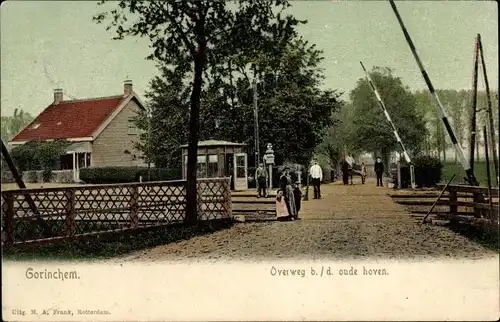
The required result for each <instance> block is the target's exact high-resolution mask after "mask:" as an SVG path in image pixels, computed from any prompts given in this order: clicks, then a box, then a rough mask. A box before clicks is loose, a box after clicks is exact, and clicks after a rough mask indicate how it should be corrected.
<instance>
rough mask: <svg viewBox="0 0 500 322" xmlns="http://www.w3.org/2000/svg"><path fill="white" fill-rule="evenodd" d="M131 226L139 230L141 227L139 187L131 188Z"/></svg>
mask: <svg viewBox="0 0 500 322" xmlns="http://www.w3.org/2000/svg"><path fill="white" fill-rule="evenodd" d="M129 191H130V194H131V196H130V226H131V228H137V227H138V226H139V200H138V199H139V192H138V187H137V186H132V187H130V190H129Z"/></svg>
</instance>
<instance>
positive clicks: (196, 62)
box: [94, 0, 290, 224]
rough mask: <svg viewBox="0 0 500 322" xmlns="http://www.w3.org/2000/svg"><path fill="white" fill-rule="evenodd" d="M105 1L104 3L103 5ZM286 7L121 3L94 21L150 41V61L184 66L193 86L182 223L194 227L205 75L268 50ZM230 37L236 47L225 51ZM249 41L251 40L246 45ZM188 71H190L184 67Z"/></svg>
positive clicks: (255, 0)
mask: <svg viewBox="0 0 500 322" xmlns="http://www.w3.org/2000/svg"><path fill="white" fill-rule="evenodd" d="M105 2H106V1H102V2H101V4H103V3H105ZM288 6H289V4H288V2H287V1H284V0H252V1H244V0H238V1H235V3H234V6H233V7H229V5H228V3H227V2H225V1H212V0H198V1H168V2H167V1H166V2H159V1H124V0H122V1H119V2H118V5H117V7H116V8H115V9H113V10H111V11H109V12H104V13H101V14H99V15H97V16H95V17H94V19H95V20H96V21H97V22H98V23H100V22H102V21H103V20H106V18H110V20H111V23H110V25H109V26H108V29H110V28H112V29H114V30H115V31H116V34H117V36H116V39H123V38H124V37H125V36H141V37H148V38H149V40H150V44H151V46H150V47H151V48H152V49H153V53H151V55H149V56H148V58H150V59H153V60H155V61H156V62H158V63H159V64H161V66H174V67H178V66H186V65H187V66H186V68H185V71H186V76H188V75H189V74H191V76H192V87H191V97H190V105H189V134H188V164H187V189H186V190H187V196H186V202H187V207H186V223H187V224H194V223H196V222H197V213H196V210H197V198H196V158H197V149H198V139H199V126H200V101H201V96H202V86H203V77H204V72H205V71H207V70H209V69H210V68H216V67H217V66H219V65H220V64H221V60H223V57H224V56H226V55H227V54H236V52H234V49H237V50H241V49H243V48H246V49H249V50H250V51H251V50H252V49H254V48H259V47H268V48H272V46H271V44H269V43H267V42H266V41H265V40H266V39H265V34H266V32H269V31H271V30H272V28H276V24H273V23H272V22H274V21H278V23H279V24H281V25H283V24H284V23H286V21H288V20H290V17H286V18H285V19H282V18H281V17H280V16H279V15H278V13H277V12H281V11H280V9H281V10H283V9H285V8H287V7H288ZM224 34H229V35H230V36H231V40H232V41H233V45H234V47H231V46H229V45H230V43H229V42H228V41H227V40H228V39H227V37H223V35H224ZM249 39H250V40H251V41H249ZM188 66H189V67H188Z"/></svg>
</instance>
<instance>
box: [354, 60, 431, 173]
mask: <svg viewBox="0 0 500 322" xmlns="http://www.w3.org/2000/svg"><path fill="white" fill-rule="evenodd" d="M370 77H371V79H372V80H373V83H374V84H375V86H376V87H377V89H378V91H379V93H380V96H381V97H382V100H383V101H384V103H385V105H386V108H387V112H388V113H389V115H390V116H391V119H392V121H393V122H394V124H395V126H396V128H397V130H398V133H399V135H400V137H401V139H402V140H403V143H404V144H405V147H407V150H409V151H408V152H409V153H415V152H417V151H418V150H419V149H421V147H422V142H423V137H424V134H425V131H426V128H425V122H424V121H423V119H422V118H423V114H422V113H420V111H419V110H418V109H417V102H416V100H415V97H414V96H413V94H412V93H411V91H410V90H409V88H408V87H407V86H404V85H403V83H402V81H401V79H400V78H399V77H396V76H394V75H393V73H392V70H391V69H390V68H379V67H375V68H373V70H372V72H370ZM350 98H351V102H352V106H353V109H354V111H353V119H352V129H351V130H352V133H354V134H355V135H356V139H357V141H358V142H359V147H360V148H362V149H364V150H365V151H372V152H376V151H380V153H381V154H382V156H383V159H384V161H385V163H387V162H388V157H389V153H390V152H391V151H393V150H398V144H397V141H396V138H395V136H394V133H393V131H392V128H391V126H390V125H389V124H388V122H387V120H386V118H385V116H384V113H383V111H382V110H381V108H380V106H379V105H378V102H377V100H376V98H375V96H374V93H373V92H372V89H371V88H370V85H369V84H368V82H367V81H366V80H365V79H364V78H361V79H359V80H358V83H357V86H356V88H355V89H354V90H352V91H351V94H350ZM386 169H387V167H386Z"/></svg>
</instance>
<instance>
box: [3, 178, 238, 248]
mask: <svg viewBox="0 0 500 322" xmlns="http://www.w3.org/2000/svg"><path fill="white" fill-rule="evenodd" d="M185 184H186V182H185V181H184V180H180V181H164V182H147V183H131V184H110V185H85V186H75V187H62V188H45V189H22V190H10V191H3V192H2V198H1V199H2V244H3V245H6V246H11V245H19V244H32V243H52V242H56V241H64V240H71V239H76V238H85V237H90V236H94V235H101V234H109V233H125V232H134V231H138V230H141V229H146V228H152V227H161V226H168V225H171V224H176V223H182V222H183V221H184V219H185V215H186V213H185V209H186V189H185ZM197 190H198V220H201V221H207V220H216V219H229V218H231V191H230V187H229V179H225V178H222V179H201V180H198V184H197Z"/></svg>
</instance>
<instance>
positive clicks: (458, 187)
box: [438, 184, 498, 197]
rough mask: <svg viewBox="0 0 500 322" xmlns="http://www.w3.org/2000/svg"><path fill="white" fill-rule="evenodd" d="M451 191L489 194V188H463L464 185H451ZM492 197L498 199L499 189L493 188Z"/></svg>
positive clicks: (442, 186)
mask: <svg viewBox="0 0 500 322" xmlns="http://www.w3.org/2000/svg"><path fill="white" fill-rule="evenodd" d="M444 186H445V185H441V184H440V185H438V187H441V188H444ZM449 188H450V189H451V190H455V191H457V192H472V193H484V194H488V187H477V186H465V185H464V186H462V185H450V186H449ZM491 196H492V197H493V196H495V197H498V188H491Z"/></svg>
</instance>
